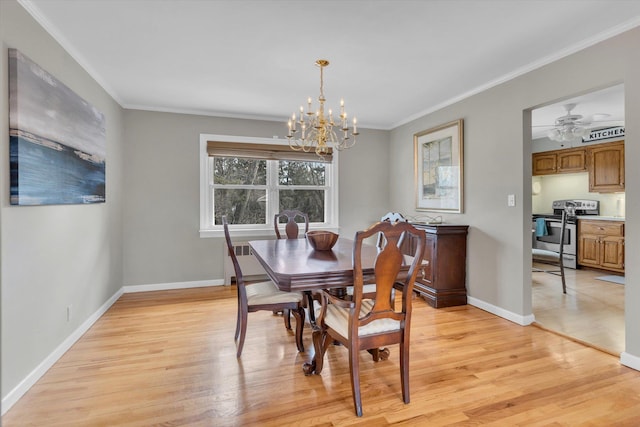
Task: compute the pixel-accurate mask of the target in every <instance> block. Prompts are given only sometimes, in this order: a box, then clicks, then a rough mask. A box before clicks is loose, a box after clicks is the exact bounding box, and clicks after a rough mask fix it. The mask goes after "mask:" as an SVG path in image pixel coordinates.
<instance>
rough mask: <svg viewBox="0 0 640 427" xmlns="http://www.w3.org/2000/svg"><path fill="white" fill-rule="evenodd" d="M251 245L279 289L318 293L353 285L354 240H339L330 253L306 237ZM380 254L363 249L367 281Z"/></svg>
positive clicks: (364, 247)
mask: <svg viewBox="0 0 640 427" xmlns="http://www.w3.org/2000/svg"><path fill="white" fill-rule="evenodd" d="M249 246H250V247H251V250H252V252H253V255H254V256H255V257H256V259H257V260H258V262H259V263H260V264H261V265H262V267H264V269H265V271H266V273H267V275H268V276H269V278H270V279H271V280H273V282H274V283H275V284H276V286H277V287H278V289H280V290H281V291H287V292H296V291H317V290H321V289H331V288H344V287H346V286H350V285H353V240H351V239H346V238H343V237H340V238H339V239H338V241H337V242H336V244H335V245H334V246H333V248H332V249H331V250H326V251H319V250H315V249H314V248H313V246H311V244H310V243H309V242H308V241H307V239H306V238H301V239H271V240H251V241H249ZM377 253H378V248H377V247H376V246H375V245H363V246H362V265H363V274H364V276H365V281H366V279H367V278H373V266H374V263H375V259H376V256H377Z"/></svg>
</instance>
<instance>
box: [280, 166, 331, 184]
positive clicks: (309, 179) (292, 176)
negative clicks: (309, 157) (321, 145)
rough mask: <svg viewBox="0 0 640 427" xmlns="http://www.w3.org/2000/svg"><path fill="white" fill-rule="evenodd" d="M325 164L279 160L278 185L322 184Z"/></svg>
mask: <svg viewBox="0 0 640 427" xmlns="http://www.w3.org/2000/svg"><path fill="white" fill-rule="evenodd" d="M324 178H325V164H324V163H320V162H299V161H292V160H280V162H279V174H278V182H279V184H280V185H324V181H325V180H324Z"/></svg>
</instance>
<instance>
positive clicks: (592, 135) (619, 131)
mask: <svg viewBox="0 0 640 427" xmlns="http://www.w3.org/2000/svg"><path fill="white" fill-rule="evenodd" d="M623 136H624V126H616V127H612V128H606V129H598V130H592V131H591V132H589V135H587V136H583V137H582V142H591V141H599V140H601V139H610V138H618V137H623Z"/></svg>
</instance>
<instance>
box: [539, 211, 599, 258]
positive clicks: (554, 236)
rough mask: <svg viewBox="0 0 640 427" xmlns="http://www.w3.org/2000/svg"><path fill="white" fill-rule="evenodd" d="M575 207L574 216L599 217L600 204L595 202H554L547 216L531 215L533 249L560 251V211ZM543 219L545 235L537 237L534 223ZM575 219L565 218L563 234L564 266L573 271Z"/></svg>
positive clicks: (576, 239)
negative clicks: (551, 211) (565, 223)
mask: <svg viewBox="0 0 640 427" xmlns="http://www.w3.org/2000/svg"><path fill="white" fill-rule="evenodd" d="M568 205H569V206H571V205H573V206H575V215H576V216H586V215H600V202H599V201H597V200H582V199H575V200H572V199H570V200H556V201H554V202H553V203H552V204H551V209H552V210H553V213H549V214H533V223H532V230H534V231H533V233H532V236H533V238H532V240H533V248H534V249H536V248H537V249H546V250H548V251H553V252H559V251H560V225H561V220H562V211H563V210H564V209H565V208H566V207H567V206H568ZM538 218H543V219H544V221H545V223H546V230H547V234H546V235H537V234H536V232H535V230H536V221H537V220H538ZM577 228H578V227H577V219H576V217H575V216H569V217H567V225H566V230H565V233H564V254H563V261H564V266H565V267H568V268H573V269H575V268H576V267H577V261H576V258H577V255H578V232H577Z"/></svg>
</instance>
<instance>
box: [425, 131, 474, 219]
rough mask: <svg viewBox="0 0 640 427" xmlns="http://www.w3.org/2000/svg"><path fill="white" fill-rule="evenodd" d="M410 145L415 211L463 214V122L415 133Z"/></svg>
mask: <svg viewBox="0 0 640 427" xmlns="http://www.w3.org/2000/svg"><path fill="white" fill-rule="evenodd" d="M413 143H414V161H415V166H414V172H415V191H416V210H419V211H433V212H451V213H462V201H463V188H462V184H463V171H464V168H463V146H464V141H463V121H462V119H459V120H455V121H453V122H449V123H445V124H443V125H440V126H437V127H434V128H431V129H428V130H425V131H422V132H419V133H416V134H415V135H414V136H413Z"/></svg>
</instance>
